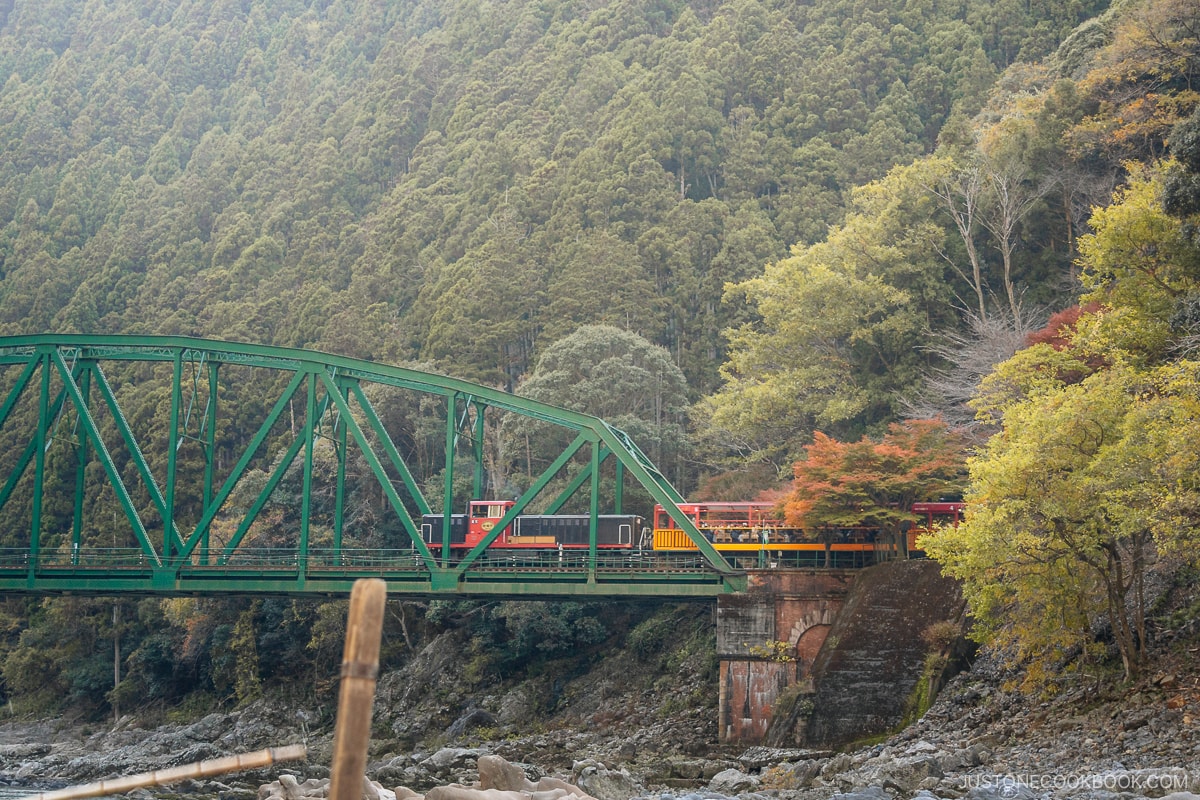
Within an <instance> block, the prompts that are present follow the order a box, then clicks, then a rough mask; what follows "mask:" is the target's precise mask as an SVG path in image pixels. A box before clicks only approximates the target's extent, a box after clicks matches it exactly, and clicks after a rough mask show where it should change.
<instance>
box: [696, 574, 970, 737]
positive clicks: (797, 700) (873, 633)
mask: <svg viewBox="0 0 1200 800" xmlns="http://www.w3.org/2000/svg"><path fill="white" fill-rule="evenodd" d="M963 615H964V605H963V602H962V596H961V592H960V589H959V585H958V583H957V582H956V581H954V580H953V579H951V578H947V577H945V576H944V575H942V574H941V570H940V568H939V565H938V564H937V563H936V562H933V561H928V560H925V559H916V560H901V561H890V562H885V563H883V564H878V565H876V566H874V567H870V568H867V569H863V570H856V571H849V570H847V571H833V570H808V571H805V570H763V571H754V572H751V573H750V574H749V589H748V591H747V592H745V593H743V594H736V595H727V596H723V597H721V598H719V600H718V602H717V653H718V656H719V658H720V681H721V684H720V692H719V695H720V739H721V741H722V742H728V743H737V744H770V745H779V746H806V747H812V746H818V747H827V746H839V745H842V744H845V743H847V742H852V741H857V740H862V739H864V738H866V737H871V736H877V735H879V734H881V733H885V732H887V731H889V730H893V729H895V728H896V726H898V725H900V724H902V723H903V721H904V720H905V718H906V715H910V714H912V713H913V709H912V708H910V705H911V698H912V696H913V691H914V689H915V688H916V686H917V682H918V681H920V680H930V679H931V677H932V676H929V675H925V674H924V672H925V664H926V657H927V656H928V655H929V654H930V648H931V644H930V643H929V642H927V641H926V637H925V636H924V633H925V632H926V631H927V630H928V629H929V628H930V627H931V626H933V625H935V624H938V623H942V622H946V621H949V622H953V623H955V624H956V625H957V626H958V628H959V629H960V630H963V629H964V619H963ZM943 655H945V656H946V657H947V659H948V661H947V664H946V666H945V668H944V669H945V670H953V669H954V668H955V665H954V663H953V660H950V659H949V656H950V655H951V654H950V653H949V652H946V653H943ZM940 677H941V678H945V677H946V675H944V674H943V675H941V676H940ZM776 717H777V718H776Z"/></svg>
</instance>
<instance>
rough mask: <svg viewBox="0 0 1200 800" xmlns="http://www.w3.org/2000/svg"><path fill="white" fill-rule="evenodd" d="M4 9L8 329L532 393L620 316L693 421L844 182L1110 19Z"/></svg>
mask: <svg viewBox="0 0 1200 800" xmlns="http://www.w3.org/2000/svg"><path fill="white" fill-rule="evenodd" d="M5 5H6V6H7V7H8V10H7V11H6V12H5V13H4V14H3V17H2V18H0V22H2V23H3V25H2V27H0V79H2V80H3V89H2V91H0V147H3V150H4V154H5V156H4V160H3V164H2V167H0V224H2V225H3V233H2V242H0V253H2V256H0V257H2V259H3V262H2V267H0V268H2V270H3V275H4V281H3V283H2V284H0V292H2V295H0V330H2V331H3V332H5V333H15V332H30V331H43V330H58V331H81V332H93V331H102V332H116V331H121V332H134V331H138V332H153V333H179V334H198V335H204V336H215V337H223V338H229V339H235V340H244V341H255V342H266V343H272V344H280V345H293V346H304V347H314V348H319V349H324V350H331V351H335V352H340V353H345V354H353V355H357V356H362V357H368V358H376V359H383V360H388V361H393V362H395V361H402V360H416V359H420V360H423V361H428V362H431V363H433V364H435V365H437V366H438V367H440V368H441V369H444V370H447V371H450V372H453V373H455V374H458V375H461V376H463V377H467V378H472V379H476V380H481V381H485V382H488V383H494V384H499V385H504V386H507V387H509V388H511V387H513V386H515V385H516V383H517V382H518V381H519V379H520V378H521V377H522V376H523V375H525V374H526V373H527V372H528V371H529V370H530V369H531V368H532V367H533V364H534V359H535V358H536V356H537V354H538V353H539V352H540V351H541V350H542V349H544V348H545V347H546V346H547V345H548V344H550V343H552V342H554V341H556V340H558V339H560V338H562V337H563V336H565V335H566V334H569V333H571V332H572V331H573V330H575V329H576V328H577V327H579V326H580V325H582V324H585V323H596V322H606V323H612V324H615V325H618V326H620V327H622V328H626V329H629V330H632V331H635V332H637V333H639V334H641V335H642V336H644V337H646V338H648V339H649V340H651V341H652V342H655V343H657V344H660V345H662V346H664V347H666V348H668V349H669V350H670V351H671V353H672V354H673V355H674V357H675V359H676V361H677V362H678V363H679V365H680V366H681V367H682V368H683V370H684V373H685V375H686V376H687V378H688V381H689V385H690V387H691V391H692V393H693V397H694V396H698V395H700V394H703V393H707V392H709V391H711V390H713V389H714V388H715V387H716V385H717V380H718V376H717V368H718V366H719V365H720V363H721V362H722V360H723V358H724V352H725V350H724V344H723V341H722V337H721V332H722V330H723V329H724V328H726V327H728V326H729V325H730V324H731V323H734V322H737V321H740V320H741V319H743V318H744V317H745V313H744V312H743V311H739V310H738V308H737V306H736V305H726V304H723V303H722V302H721V298H722V293H723V291H724V285H725V284H726V283H727V282H737V281H741V280H744V279H746V278H750V277H753V276H755V275H757V274H758V273H759V272H760V271H761V269H762V266H763V264H764V263H766V262H767V261H770V260H773V259H775V258H778V257H780V256H783V255H786V253H787V252H788V247H790V246H791V245H793V244H796V243H810V242H815V241H819V240H821V239H823V238H824V237H825V230H826V226H827V225H829V224H830V223H834V222H838V221H840V220H841V218H842V215H843V213H844V211H843V209H844V203H845V200H846V199H847V197H848V193H849V191H850V189H851V188H853V187H854V186H857V185H861V184H864V183H867V182H868V181H871V180H874V179H876V178H880V177H882V176H883V175H884V174H885V173H886V172H887V170H888V169H889V168H890V167H891V166H893V165H894V164H897V163H902V162H907V161H910V160H912V159H913V158H914V157H917V156H920V155H922V154H925V153H928V152H930V151H932V150H933V148H934V146H935V144H936V142H937V137H938V134H939V132H940V131H941V130H942V128H943V126H944V125H945V124H946V122H947V120H948V119H954V120H956V121H957V123H956V124H959V125H962V124H965V122H966V121H967V120H969V119H970V118H971V117H973V116H974V115H975V113H976V112H977V111H978V110H979V109H980V108H981V106H982V105H983V102H984V100H985V97H986V93H987V91H988V89H989V88H990V86H991V85H992V83H993V82H994V80H995V78H996V76H997V75H998V74H999V72H1000V71H1001V70H1002V69H1003V68H1004V67H1006V66H1007V65H1008V64H1010V63H1011V62H1012V61H1014V60H1015V59H1017V58H1023V59H1034V58H1039V57H1041V56H1044V55H1046V54H1048V53H1049V52H1051V51H1052V50H1053V49H1054V48H1055V47H1056V46H1057V44H1058V42H1059V41H1060V40H1061V38H1062V37H1063V36H1064V35H1066V34H1067V33H1068V32H1069V31H1070V30H1071V29H1072V28H1073V27H1074V26H1076V25H1077V24H1078V23H1080V22H1082V21H1083V20H1084V19H1086V18H1088V17H1089V16H1090V15H1092V14H1094V13H1096V12H1097V11H1099V10H1101V9H1102V8H1103V7H1104V5H1105V3H1103V2H1100V0H1090V2H1084V3H1071V4H1062V3H1032V4H1030V3H1021V2H1012V3H999V4H997V3H993V2H989V1H988V0H964V2H959V3H940V2H939V3H934V2H910V3H894V2H850V1H849V0H821V2H817V3H811V4H810V3H798V2H795V3H792V2H759V1H758V0H745V1H741V0H739V1H738V2H732V3H725V4H719V3H715V2H691V3H689V2H683V1H682V0H662V1H659V2H649V1H647V2H641V1H640V0H634V1H632V2H624V1H622V2H611V3H609V2H605V3H596V2H570V1H567V2H525V0H518V1H516V2H441V1H440V0H439V1H438V2H432V0H431V1H430V2H411V1H408V0H406V1H405V2H382V0H379V1H377V2H300V1H299V0H293V1H289V0H262V1H261V2H260V1H258V0H255V2H250V1H249V0H240V1H237V2H216V3H213V2H186V1H185V2H182V3H178V2H154V0H120V1H119V2H110V3H99V2H82V1H80V2H70V1H66V0H64V1H63V2H51V3H42V2H39V3H33V2H9V3H7V4H5ZM468 328H469V329H470V330H471V333H470V335H468V334H467V333H466V331H467V329H468Z"/></svg>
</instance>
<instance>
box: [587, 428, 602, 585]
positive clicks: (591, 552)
mask: <svg viewBox="0 0 1200 800" xmlns="http://www.w3.org/2000/svg"><path fill="white" fill-rule="evenodd" d="M600 448H601V444H600V442H592V481H591V484H592V486H591V489H592V498H591V505H590V510H589V512H588V517H589V519H588V581H589V582H590V583H595V581H596V531H597V528H598V527H599V524H600V519H599V517H600Z"/></svg>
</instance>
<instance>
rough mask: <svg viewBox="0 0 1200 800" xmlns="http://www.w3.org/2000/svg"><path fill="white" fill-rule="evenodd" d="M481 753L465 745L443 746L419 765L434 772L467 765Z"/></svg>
mask: <svg viewBox="0 0 1200 800" xmlns="http://www.w3.org/2000/svg"><path fill="white" fill-rule="evenodd" d="M481 755H483V751H482V750H477V749H470V748H466V747H443V748H442V749H441V750H438V751H437V752H436V753H434V754H433V755H431V756H430V757H429V758H427V759H425V760H424V761H422V762H421V766H422V767H424V768H425V769H426V770H428V771H430V772H434V773H438V772H444V771H446V770H450V769H455V768H458V767H467V766H470V765H472V764H474V763H475V761H476V760H477V759H478V758H479V757H480V756H481Z"/></svg>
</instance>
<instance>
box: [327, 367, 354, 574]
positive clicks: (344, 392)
mask: <svg viewBox="0 0 1200 800" xmlns="http://www.w3.org/2000/svg"><path fill="white" fill-rule="evenodd" d="M335 386H336V388H337V392H338V394H339V395H341V397H342V398H343V399H348V398H349V397H350V390H349V388H348V387H347V386H346V384H345V382H344V381H341V380H339V381H337V382H336V383H335ZM325 391H327V392H328V391H329V388H328V387H326V388H325ZM348 427H349V426H348V425H346V421H345V419H343V418H342V412H341V409H338V411H337V413H336V414H335V415H334V422H333V438H334V447H335V448H336V450H337V488H336V489H335V491H334V497H333V557H334V559H335V560H337V561H341V558H342V535H343V533H344V531H345V519H344V518H345V515H346V430H347V428H348Z"/></svg>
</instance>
